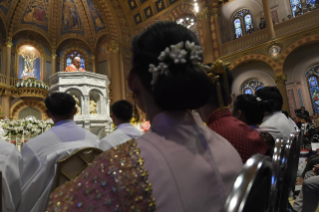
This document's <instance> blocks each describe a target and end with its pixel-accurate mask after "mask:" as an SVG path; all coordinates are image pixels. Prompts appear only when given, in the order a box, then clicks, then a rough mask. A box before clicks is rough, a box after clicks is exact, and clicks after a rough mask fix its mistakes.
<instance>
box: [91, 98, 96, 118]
mask: <svg viewBox="0 0 319 212" xmlns="http://www.w3.org/2000/svg"><path fill="white" fill-rule="evenodd" d="M96 107H97V104H96V103H95V101H94V100H93V99H91V100H90V114H97V113H96Z"/></svg>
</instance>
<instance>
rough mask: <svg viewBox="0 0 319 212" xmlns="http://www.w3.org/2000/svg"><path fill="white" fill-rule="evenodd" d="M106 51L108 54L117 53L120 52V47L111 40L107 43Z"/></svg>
mask: <svg viewBox="0 0 319 212" xmlns="http://www.w3.org/2000/svg"><path fill="white" fill-rule="evenodd" d="M107 49H108V50H109V51H110V52H115V53H119V52H120V45H119V44H118V43H117V42H116V41H114V40H112V41H111V42H109V44H108V47H107Z"/></svg>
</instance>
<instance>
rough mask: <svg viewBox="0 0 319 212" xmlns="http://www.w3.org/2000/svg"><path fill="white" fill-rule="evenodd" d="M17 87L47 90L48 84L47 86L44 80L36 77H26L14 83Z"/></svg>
mask: <svg viewBox="0 0 319 212" xmlns="http://www.w3.org/2000/svg"><path fill="white" fill-rule="evenodd" d="M16 87H17V88H41V89H45V90H49V86H47V85H46V84H45V83H44V82H42V81H40V80H38V79H37V78H28V79H26V80H22V81H20V82H18V83H17V84H16Z"/></svg>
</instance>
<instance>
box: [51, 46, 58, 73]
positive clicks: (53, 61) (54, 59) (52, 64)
mask: <svg viewBox="0 0 319 212" xmlns="http://www.w3.org/2000/svg"><path fill="white" fill-rule="evenodd" d="M56 57H57V55H56V53H55V51H52V60H51V74H52V75H53V74H55V72H56Z"/></svg>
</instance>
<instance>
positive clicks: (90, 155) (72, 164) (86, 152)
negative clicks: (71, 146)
mask: <svg viewBox="0 0 319 212" xmlns="http://www.w3.org/2000/svg"><path fill="white" fill-rule="evenodd" d="M102 152H103V151H102V150H101V149H98V148H94V147H88V148H84V149H79V150H77V151H75V152H73V153H72V154H71V155H69V156H68V157H66V158H64V159H62V160H59V161H58V163H57V170H56V175H55V185H54V188H57V187H59V186H61V185H63V184H64V183H66V182H68V181H70V180H74V179H75V178H76V177H77V176H79V175H80V174H81V172H82V171H83V170H84V169H85V168H86V167H87V166H88V165H89V164H90V163H91V162H92V161H93V160H94V158H95V157H96V156H97V155H99V154H101V153H102Z"/></svg>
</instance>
